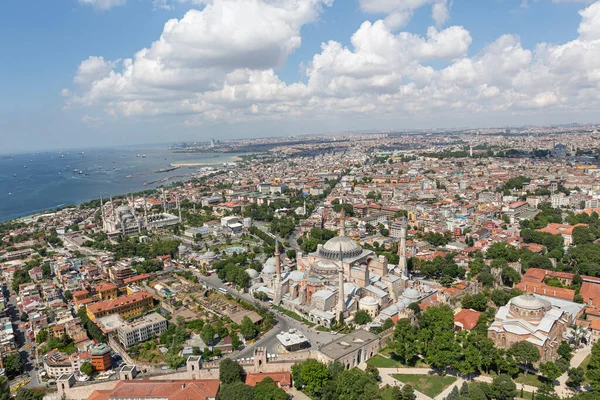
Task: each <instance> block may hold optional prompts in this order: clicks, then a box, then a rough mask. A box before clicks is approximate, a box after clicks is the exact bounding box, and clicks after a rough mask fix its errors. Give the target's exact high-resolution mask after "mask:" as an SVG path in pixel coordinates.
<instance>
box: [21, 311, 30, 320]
mask: <svg viewBox="0 0 600 400" xmlns="http://www.w3.org/2000/svg"><path fill="white" fill-rule="evenodd" d="M20 318H21V321H25V322H27V321H29V315H27V313H26V312H22V313H21V317H20Z"/></svg>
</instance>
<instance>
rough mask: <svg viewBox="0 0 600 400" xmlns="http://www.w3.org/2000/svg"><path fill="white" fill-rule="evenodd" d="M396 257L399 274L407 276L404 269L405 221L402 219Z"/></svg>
mask: <svg viewBox="0 0 600 400" xmlns="http://www.w3.org/2000/svg"><path fill="white" fill-rule="evenodd" d="M398 256H399V257H400V261H399V263H398V266H399V267H400V274H401V275H402V276H408V271H407V268H406V219H404V218H403V219H402V227H401V228H400V246H399V247H398Z"/></svg>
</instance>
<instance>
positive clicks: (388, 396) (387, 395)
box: [381, 386, 392, 400]
mask: <svg viewBox="0 0 600 400" xmlns="http://www.w3.org/2000/svg"><path fill="white" fill-rule="evenodd" d="M381 400H392V387H391V386H390V387H388V388H385V389H384V390H382V391H381Z"/></svg>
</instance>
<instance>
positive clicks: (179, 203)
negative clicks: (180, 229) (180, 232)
mask: <svg viewBox="0 0 600 400" xmlns="http://www.w3.org/2000/svg"><path fill="white" fill-rule="evenodd" d="M177 210H178V211H179V223H181V221H183V220H182V219H181V202H180V201H179V197H177Z"/></svg>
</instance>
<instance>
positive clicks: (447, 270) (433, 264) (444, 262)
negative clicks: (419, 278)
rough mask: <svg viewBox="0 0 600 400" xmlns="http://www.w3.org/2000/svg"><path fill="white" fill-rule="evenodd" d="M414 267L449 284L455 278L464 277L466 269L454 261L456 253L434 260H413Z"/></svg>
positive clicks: (429, 276) (427, 275)
mask: <svg viewBox="0 0 600 400" xmlns="http://www.w3.org/2000/svg"><path fill="white" fill-rule="evenodd" d="M413 268H414V269H416V270H418V271H419V272H421V273H422V274H423V275H425V276H426V277H428V278H434V279H439V280H440V283H441V284H442V285H446V286H449V285H451V284H452V282H454V279H455V278H464V277H465V273H466V271H465V269H464V268H462V267H459V266H458V265H457V264H456V263H455V262H454V254H453V253H450V254H448V255H447V256H446V257H436V258H435V259H434V260H433V261H422V260H413Z"/></svg>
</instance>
